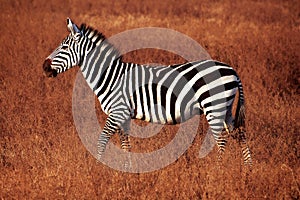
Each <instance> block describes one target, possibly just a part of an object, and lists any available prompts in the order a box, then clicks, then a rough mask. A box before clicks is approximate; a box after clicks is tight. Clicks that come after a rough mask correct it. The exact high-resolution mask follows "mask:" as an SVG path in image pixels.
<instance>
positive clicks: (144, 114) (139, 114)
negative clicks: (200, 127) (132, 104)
mask: <svg viewBox="0 0 300 200" xmlns="http://www.w3.org/2000/svg"><path fill="white" fill-rule="evenodd" d="M198 106H199V104H198V103H197V104H194V107H193V106H190V107H186V106H181V107H175V109H173V110H172V111H170V110H168V112H167V109H166V108H165V107H163V106H161V105H158V104H156V105H155V106H152V107H150V108H148V109H141V108H140V109H139V108H137V109H136V111H135V114H134V116H133V118H134V119H140V120H143V121H146V122H151V123H158V124H179V123H183V122H185V121H187V120H189V119H190V118H192V117H193V116H195V115H200V114H202V113H203V112H202V111H201V109H200V108H199V107H198Z"/></svg>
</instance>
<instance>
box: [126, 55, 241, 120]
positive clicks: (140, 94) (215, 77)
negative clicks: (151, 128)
mask: <svg viewBox="0 0 300 200" xmlns="http://www.w3.org/2000/svg"><path fill="white" fill-rule="evenodd" d="M130 75H131V76H130V79H131V81H132V85H131V87H130V88H131V90H130V91H129V95H130V97H131V98H132V100H131V107H132V108H133V110H134V114H133V115H132V118H137V119H141V120H145V121H149V122H154V123H162V124H177V123H181V122H184V121H186V120H188V119H190V118H191V117H192V116H194V115H196V114H202V113H203V112H204V114H206V112H209V111H210V110H211V109H216V108H217V109H220V108H224V109H226V108H227V107H228V106H229V105H230V104H232V100H233V99H234V96H235V93H236V90H237V86H238V84H237V75H236V72H235V71H234V70H233V69H232V68H231V67H230V66H228V65H226V64H223V63H220V62H216V61H211V60H205V61H196V62H191V63H185V64H181V65H173V66H167V67H148V66H147V67H145V66H136V67H135V68H133V69H132V71H131V73H130Z"/></svg>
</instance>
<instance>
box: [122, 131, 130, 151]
mask: <svg viewBox="0 0 300 200" xmlns="http://www.w3.org/2000/svg"><path fill="white" fill-rule="evenodd" d="M119 135H120V142H121V148H122V149H123V150H124V151H126V152H130V150H131V145H130V140H129V134H128V131H123V130H120V132H119Z"/></svg>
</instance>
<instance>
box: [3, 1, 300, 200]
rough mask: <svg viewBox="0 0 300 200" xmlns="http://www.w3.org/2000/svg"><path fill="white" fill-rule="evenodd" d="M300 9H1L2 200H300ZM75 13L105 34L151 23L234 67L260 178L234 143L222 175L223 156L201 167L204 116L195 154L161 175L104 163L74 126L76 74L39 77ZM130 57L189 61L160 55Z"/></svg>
mask: <svg viewBox="0 0 300 200" xmlns="http://www.w3.org/2000/svg"><path fill="white" fill-rule="evenodd" d="M299 8H300V4H299V1H275V0H274V1H271V0H268V1H264V2H260V1H244V0H243V1H229V0H225V1H208V0H204V1H187V2H176V3H174V2H171V1H149V2H148V1H147V2H142V1H137V0H134V1H130V2H127V1H114V2H110V1H107V2H100V1H99V2H98V1H97V2H95V1H78V0H76V1H71V2H68V3H66V4H61V3H60V2H59V1H57V0H52V1H47V3H45V2H40V1H30V2H29V1H15V2H12V1H1V8H0V10H1V12H0V15H1V30H2V31H1V35H0V42H1V48H0V55H1V64H0V69H1V70H0V180H1V181H0V198H3V199H13V198H28V199H29V198H30V199H34V198H36V199H44V198H53V199H63V198H71V199H74V198H77V199H94V198H98V199H256V198H259V199H299V198H300V193H299V184H300V183H299V179H300V177H299V176H300V166H299V157H300V153H299V146H300V143H299V141H300V138H299V128H300V123H299V106H298V104H299V100H298V99H299V61H300V59H299V52H300V39H299V38H300V37H299V36H300V34H299V31H300V19H299V15H300V10H299ZM68 16H69V17H71V18H72V19H73V20H74V21H75V22H77V23H78V24H80V23H81V22H85V23H87V24H89V25H91V26H93V27H95V28H97V29H98V30H100V31H102V32H103V33H104V34H105V35H106V36H108V37H109V36H112V35H114V34H116V33H119V32H121V31H124V30H128V29H132V28H139V27H145V26H156V27H164V28H170V29H174V30H177V31H179V32H182V33H184V34H186V35H188V36H190V37H191V38H193V39H195V40H196V41H198V42H199V43H200V44H201V45H202V46H203V47H205V48H206V49H207V51H208V52H209V53H210V55H211V57H212V58H214V59H216V60H220V61H223V62H226V63H228V64H230V65H232V66H233V68H235V69H236V70H237V72H238V74H239V75H240V77H241V79H242V82H243V85H244V88H245V89H244V90H245V94H246V101H247V131H248V138H249V145H250V147H251V150H252V151H253V157H254V166H253V169H252V172H249V171H247V169H245V167H243V165H242V162H241V155H240V148H239V146H238V144H237V143H236V142H235V141H234V140H230V141H229V143H228V148H227V151H226V155H225V158H224V165H223V166H222V167H221V168H218V167H217V165H216V152H215V151H213V152H212V153H210V154H209V155H208V156H207V157H205V158H204V159H199V158H198V152H199V148H200V145H201V143H202V140H203V137H204V134H205V133H206V130H207V124H206V122H205V120H204V119H203V118H202V120H201V123H200V126H199V130H198V132H199V134H198V135H197V136H196V138H195V141H194V143H193V145H192V146H191V147H190V148H189V149H188V150H187V152H186V153H185V154H184V155H183V156H182V157H180V158H179V159H178V161H176V162H175V163H173V164H171V165H169V166H167V167H166V168H164V169H161V170H159V171H155V172H150V173H141V174H128V173H123V172H118V171H115V170H113V169H110V168H109V167H107V166H105V165H103V164H99V163H97V162H96V160H95V159H94V158H93V157H92V156H91V155H90V154H89V152H88V151H87V150H86V149H85V148H84V146H83V145H82V143H81V141H80V139H79V137H78V135H77V132H76V129H75V125H74V123H73V118H72V91H73V83H74V80H75V76H76V73H77V69H72V70H70V71H69V72H66V73H65V74H63V75H60V76H58V77H57V78H56V79H47V78H45V77H43V73H42V68H41V66H42V63H43V59H44V58H45V57H46V56H47V55H48V54H49V53H50V52H51V51H52V50H53V48H54V47H56V45H57V44H58V43H59V42H60V40H61V39H62V38H63V37H64V36H65V35H66V34H67V32H66V28H65V19H66V17H68ZM125 59H126V60H127V61H134V62H138V63H164V64H170V63H178V62H181V61H182V59H181V58H179V57H178V56H174V55H173V54H170V53H166V52H164V51H158V50H141V51H137V52H132V53H128V54H127V55H125ZM97 108H98V109H99V105H97ZM98 113H99V115H98V117H99V120H100V123H101V124H102V125H103V124H104V120H105V116H104V115H103V114H102V113H101V112H100V111H98ZM174 129H176V128H174V127H166V128H165V129H164V132H162V133H160V134H161V138H160V140H158V141H157V140H155V139H153V138H152V139H147V140H142V139H136V140H135V141H134V147H133V148H136V149H135V151H139V150H140V149H142V150H145V151H147V150H149V149H150V150H152V148H153V146H155V145H157V146H156V147H160V146H163V145H164V144H165V143H166V142H168V141H169V140H170V139H171V138H172V137H171V136H172V135H174ZM156 138H157V137H156Z"/></svg>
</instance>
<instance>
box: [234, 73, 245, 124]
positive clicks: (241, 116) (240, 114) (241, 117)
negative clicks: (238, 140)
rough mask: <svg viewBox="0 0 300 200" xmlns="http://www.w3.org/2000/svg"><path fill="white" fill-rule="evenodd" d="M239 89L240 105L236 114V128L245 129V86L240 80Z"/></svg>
mask: <svg viewBox="0 0 300 200" xmlns="http://www.w3.org/2000/svg"><path fill="white" fill-rule="evenodd" d="M237 81H238V88H239V99H238V105H237V107H236V112H235V121H234V127H235V128H239V127H245V118H246V116H245V104H244V92H243V86H242V83H241V81H240V80H239V79H238V80H237Z"/></svg>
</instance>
